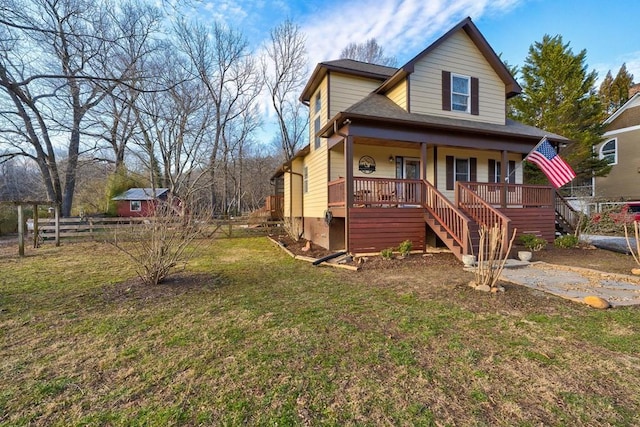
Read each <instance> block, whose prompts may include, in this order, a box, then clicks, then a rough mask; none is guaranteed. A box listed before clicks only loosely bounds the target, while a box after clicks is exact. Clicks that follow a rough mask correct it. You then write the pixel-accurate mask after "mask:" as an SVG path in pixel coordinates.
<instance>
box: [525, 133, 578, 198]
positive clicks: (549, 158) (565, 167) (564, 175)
mask: <svg viewBox="0 0 640 427" xmlns="http://www.w3.org/2000/svg"><path fill="white" fill-rule="evenodd" d="M525 160H528V161H530V162H531V163H535V164H536V165H538V167H539V168H540V169H541V170H542V172H544V174H545V175H546V176H547V178H549V181H551V184H553V186H554V187H556V188H560V187H562V186H563V185H565V184H566V183H567V182H569V181H571V180H572V179H573V178H575V177H576V173H575V172H574V171H573V169H571V166H569V164H568V163H567V162H565V161H564V160H562V158H561V157H560V156H559V155H558V153H556V150H554V149H553V147H552V146H551V144H549V141H548V140H547V137H546V136H545V137H544V138H542V140H541V141H540V142H539V143H538V145H536V147H535V148H534V149H533V151H531V152H530V153H529V154H528V155H527V157H525Z"/></svg>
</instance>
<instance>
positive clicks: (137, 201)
mask: <svg viewBox="0 0 640 427" xmlns="http://www.w3.org/2000/svg"><path fill="white" fill-rule="evenodd" d="M134 203H137V204H138V209H133V204H134ZM129 211H130V212H141V211H142V201H141V200H129Z"/></svg>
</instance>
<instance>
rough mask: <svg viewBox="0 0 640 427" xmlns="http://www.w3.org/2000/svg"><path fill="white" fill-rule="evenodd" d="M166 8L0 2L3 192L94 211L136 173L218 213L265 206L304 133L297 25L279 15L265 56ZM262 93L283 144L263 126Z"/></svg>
mask: <svg viewBox="0 0 640 427" xmlns="http://www.w3.org/2000/svg"><path fill="white" fill-rule="evenodd" d="M158 5H159V6H158V7H154V6H151V5H150V4H149V2H141V1H136V0H128V1H123V2H118V4H117V6H118V7H113V2H110V1H107V0H95V1H92V2H87V1H84V0H65V1H61V2H52V1H48V0H5V1H3V2H2V3H1V4H0V199H5V200H7V199H34V198H37V199H43V198H44V199H49V200H53V201H55V202H58V203H60V205H61V207H62V213H63V215H64V216H69V215H72V214H77V213H78V212H80V211H81V210H82V211H85V212H95V213H99V212H106V211H107V209H108V199H109V196H112V195H113V193H114V191H115V190H116V188H115V187H114V188H109V187H110V186H113V185H114V184H113V183H116V182H117V183H123V182H129V183H132V184H133V183H135V184H136V185H138V186H149V187H156V188H160V187H167V188H169V189H170V190H171V191H172V192H173V193H174V194H175V195H177V196H179V197H185V198H186V197H189V198H195V199H198V200H201V202H202V203H205V204H207V205H209V206H212V207H213V209H214V211H215V212H217V213H221V214H236V213H240V212H245V211H250V210H253V209H256V208H258V207H260V206H261V205H262V204H263V201H264V198H265V196H266V195H268V194H270V193H271V192H272V189H271V187H270V184H269V178H270V176H271V174H272V173H273V171H274V170H275V169H276V167H277V166H278V165H279V164H280V163H281V161H282V160H283V159H285V158H290V157H291V156H292V154H291V153H293V152H295V151H297V150H298V149H300V148H301V146H302V144H303V143H304V140H306V133H305V132H306V128H307V127H306V121H307V117H306V116H307V115H306V112H305V111H303V109H302V108H301V107H300V106H299V105H298V103H297V96H298V94H299V93H298V92H299V90H300V85H301V84H303V83H304V78H305V75H306V67H307V63H306V51H305V48H304V37H303V35H302V33H301V32H300V31H299V29H297V27H295V26H294V25H293V24H291V23H285V24H282V25H281V26H278V27H276V29H274V30H273V32H272V38H271V42H270V44H269V45H268V46H266V48H265V51H266V53H264V54H260V53H259V52H258V51H256V49H252V48H251V46H250V45H249V42H248V41H247V39H246V37H245V36H244V35H243V34H242V32H241V31H240V30H238V29H236V28H230V27H227V26H226V25H221V24H218V23H214V24H212V25H205V24H203V23H202V22H200V21H198V20H197V19H189V20H188V19H186V18H184V17H181V16H180V14H179V13H176V12H177V11H176V10H175V9H174V8H172V7H171V6H170V5H169V3H168V2H160V3H158ZM194 5H197V4H196V3H194ZM267 90H268V91H269V98H270V99H271V103H272V104H273V107H272V108H275V109H276V113H277V114H276V116H277V119H276V120H277V122H275V124H276V125H277V127H278V129H279V132H278V136H277V137H275V139H277V140H278V141H281V143H279V144H278V146H279V147H280V149H279V150H273V149H271V147H270V146H269V143H270V142H271V141H264V140H263V139H264V137H261V136H260V135H261V132H260V130H261V129H262V126H263V125H265V124H269V123H266V122H264V119H263V117H264V116H265V115H264V114H263V110H264V106H263V105H260V102H261V99H263V94H264V93H265V91H267ZM16 171H19V173H15V172H16ZM114 176H119V177H120V178H118V179H113V177H114Z"/></svg>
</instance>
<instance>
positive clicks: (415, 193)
mask: <svg viewBox="0 0 640 427" xmlns="http://www.w3.org/2000/svg"><path fill="white" fill-rule="evenodd" d="M396 178H398V179H407V180H415V181H414V182H405V183H402V184H399V186H400V187H401V188H399V189H398V194H400V195H402V197H403V199H404V201H405V202H406V203H408V204H411V205H417V204H420V184H419V183H418V182H417V180H419V179H420V159H416V158H412V157H399V156H398V157H396Z"/></svg>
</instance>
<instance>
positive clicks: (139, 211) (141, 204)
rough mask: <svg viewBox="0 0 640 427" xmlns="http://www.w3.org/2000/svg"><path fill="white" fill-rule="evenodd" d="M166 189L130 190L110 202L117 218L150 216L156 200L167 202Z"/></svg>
mask: <svg viewBox="0 0 640 427" xmlns="http://www.w3.org/2000/svg"><path fill="white" fill-rule="evenodd" d="M168 195H169V189H168V188H156V189H155V190H154V189H153V188H130V189H128V190H127V191H125V192H124V193H122V194H119V195H118V196H116V197H114V198H113V199H111V200H115V201H116V212H117V214H118V216H124V217H127V216H152V215H153V208H154V205H155V201H156V200H167V196H168Z"/></svg>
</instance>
